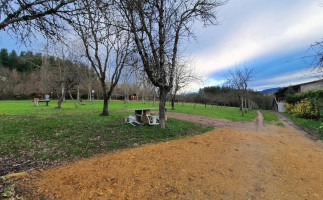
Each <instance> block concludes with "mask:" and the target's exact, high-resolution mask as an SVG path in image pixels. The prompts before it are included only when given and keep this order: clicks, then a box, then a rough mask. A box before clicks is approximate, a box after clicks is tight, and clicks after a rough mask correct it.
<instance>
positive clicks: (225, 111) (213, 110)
mask: <svg viewBox="0 0 323 200" xmlns="http://www.w3.org/2000/svg"><path fill="white" fill-rule="evenodd" d="M166 107H170V105H169V104H167V105H166ZM168 110H169V111H170V112H178V113H189V114H195V115H204V116H209V117H217V118H222V119H230V120H245V121H251V120H254V119H255V117H256V110H250V111H249V112H248V113H245V115H244V116H242V115H241V112H240V109H239V108H236V107H221V106H213V107H212V106H211V105H207V106H206V108H205V106H204V104H196V108H195V109H194V104H191V103H184V106H182V104H181V103H179V104H178V105H176V104H175V110H171V109H168Z"/></svg>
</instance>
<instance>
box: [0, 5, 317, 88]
mask: <svg viewBox="0 0 323 200" xmlns="http://www.w3.org/2000/svg"><path fill="white" fill-rule="evenodd" d="M218 16H219V25H218V26H212V27H207V28H203V27H202V26H201V25H200V24H196V25H194V27H193V29H194V31H195V35H196V41H194V40H192V39H191V40H189V41H188V42H187V43H186V44H184V45H183V46H184V49H185V53H184V54H185V55H187V56H189V57H190V58H191V59H192V60H193V62H194V66H195V68H196V71H197V72H198V73H199V75H200V76H202V77H203V78H204V80H205V81H204V83H203V84H201V83H199V84H197V83H196V84H192V85H191V86H190V87H189V88H186V91H196V90H198V88H199V87H203V86H211V85H221V84H222V83H223V82H224V81H225V79H226V76H227V74H228V73H229V70H232V69H234V68H236V67H237V66H240V65H243V64H246V65H253V66H255V72H256V73H255V77H254V78H253V80H252V82H251V84H250V87H251V88H253V89H255V90H263V89H267V88H271V87H282V86H288V85H292V84H297V83H300V82H307V81H312V80H314V79H315V78H316V77H317V76H318V75H320V74H318V73H317V72H315V71H313V70H312V68H311V63H312V60H311V59H301V58H302V57H304V56H307V55H310V54H311V52H310V51H309V50H308V49H309V46H310V45H311V44H312V43H314V42H315V41H320V40H322V39H323V0H283V1H282V0H231V1H229V3H228V4H227V5H225V6H223V7H220V8H219V9H218ZM0 38H1V39H0V47H1V48H7V49H9V50H12V49H16V50H18V51H21V50H32V51H35V52H40V51H41V49H43V46H44V45H43V44H44V39H41V38H37V39H36V40H35V42H33V43H32V44H31V45H30V46H27V47H25V46H24V45H21V44H19V43H18V44H17V43H16V41H15V40H14V39H12V38H10V37H9V36H8V35H7V34H6V33H5V32H0ZM39 41H43V42H39ZM321 75H322V74H321Z"/></svg>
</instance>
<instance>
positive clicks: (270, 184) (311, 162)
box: [19, 113, 323, 200]
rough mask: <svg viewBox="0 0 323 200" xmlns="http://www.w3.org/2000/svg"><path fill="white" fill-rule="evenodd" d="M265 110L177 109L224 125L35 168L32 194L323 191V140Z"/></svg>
mask: <svg viewBox="0 0 323 200" xmlns="http://www.w3.org/2000/svg"><path fill="white" fill-rule="evenodd" d="M257 115H258V116H257V119H256V120H255V121H253V122H241V121H230V120H223V119H216V118H210V117H203V116H198V117H197V116H195V115H187V114H182V113H180V114H179V113H169V115H168V116H170V117H175V118H179V119H186V120H189V121H197V122H200V123H203V124H207V125H213V126H215V127H216V129H215V130H214V131H210V132H208V133H205V134H202V135H196V136H192V137H188V138H186V139H181V140H174V141H169V142H163V143H158V144H148V145H143V146H141V147H138V148H134V149H125V150H118V151H115V152H111V153H106V154H101V155H98V156H94V157H92V158H89V159H84V160H80V161H77V162H74V163H71V164H67V165H64V166H59V167H54V168H51V169H47V170H43V171H34V172H33V173H32V174H31V175H30V176H29V177H28V178H26V179H24V180H23V181H21V182H19V184H20V185H21V188H24V191H23V193H24V196H25V198H26V199H314V200H315V199H317V200H320V199H323V190H322V188H321V187H322V185H323V170H322V169H323V159H322V158H323V144H322V142H321V141H313V140H311V139H309V138H307V137H304V135H303V134H302V133H300V132H299V131H298V130H296V129H294V128H293V127H291V126H286V127H285V128H281V127H277V126H272V125H268V124H264V123H263V120H262V117H261V113H257ZM228 127H230V128H228ZM152 134H153V133H152Z"/></svg>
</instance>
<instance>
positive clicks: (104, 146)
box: [0, 100, 255, 175]
mask: <svg viewBox="0 0 323 200" xmlns="http://www.w3.org/2000/svg"><path fill="white" fill-rule="evenodd" d="M83 103H84V104H85V105H81V104H79V103H78V104H77V105H78V108H75V106H74V104H73V103H72V102H71V101H66V102H63V104H62V109H56V108H55V107H56V105H57V101H51V102H50V103H49V106H45V103H40V104H39V105H40V106H39V107H35V106H34V105H33V102H32V101H30V100H28V101H0V158H1V159H2V160H1V163H2V166H1V169H0V175H3V174H5V173H7V172H10V171H11V172H12V171H22V170H25V169H29V168H34V167H35V168H37V167H46V166H50V165H52V164H53V163H57V162H58V163H60V162H62V161H68V160H74V159H79V158H83V157H89V156H92V155H94V154H96V153H101V152H107V151H111V150H115V149H120V148H128V147H134V146H138V145H141V144H145V143H150V142H158V141H167V140H170V139H176V138H181V137H184V136H187V135H192V134H200V133H204V132H206V131H209V130H211V129H212V128H211V127H203V126H201V125H197V124H194V123H190V122H184V121H180V120H176V119H172V118H169V120H168V121H167V124H166V129H164V130H162V129H160V128H159V126H148V125H147V126H136V127H134V126H132V125H130V124H125V123H124V117H125V116H127V115H129V114H130V113H132V112H129V111H127V109H133V108H152V107H156V108H157V107H158V103H157V102H156V103H155V104H154V105H153V103H152V102H147V103H146V104H143V103H142V102H140V101H131V102H129V103H128V104H127V107H125V105H124V103H123V101H111V102H110V103H109V112H110V116H108V117H104V116H101V115H100V113H101V112H102V106H103V101H95V102H94V104H92V103H91V102H89V101H83ZM167 106H169V105H167ZM193 106H194V105H193V104H184V106H182V104H179V105H176V107H175V108H176V110H175V112H182V113H191V114H200V115H205V116H214V117H219V118H225V119H232V120H252V119H254V118H255V111H253V110H252V111H250V112H249V113H247V114H246V115H245V116H244V117H242V116H241V112H239V109H238V108H231V107H216V106H214V107H213V108H212V107H211V106H210V105H208V106H207V108H204V105H200V104H197V105H196V108H195V109H193ZM169 111H171V110H170V109H169ZM40 165H44V166H40Z"/></svg>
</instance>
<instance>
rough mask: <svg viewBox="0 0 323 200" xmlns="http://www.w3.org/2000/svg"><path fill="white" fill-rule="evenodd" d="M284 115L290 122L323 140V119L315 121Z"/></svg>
mask: <svg viewBox="0 0 323 200" xmlns="http://www.w3.org/2000/svg"><path fill="white" fill-rule="evenodd" d="M284 114H285V116H287V117H288V118H289V119H290V120H292V121H293V122H294V123H295V124H296V125H297V126H299V127H301V128H303V129H304V130H306V131H307V132H309V133H311V134H314V135H317V136H318V137H319V138H321V139H323V118H322V117H321V118H320V119H318V120H315V119H304V118H298V117H295V116H293V115H291V114H288V113H284Z"/></svg>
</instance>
